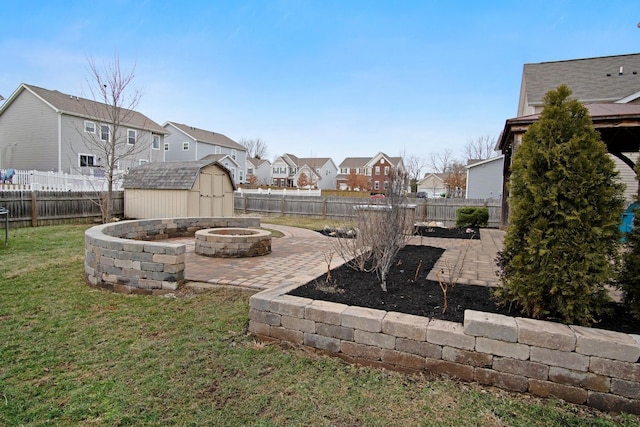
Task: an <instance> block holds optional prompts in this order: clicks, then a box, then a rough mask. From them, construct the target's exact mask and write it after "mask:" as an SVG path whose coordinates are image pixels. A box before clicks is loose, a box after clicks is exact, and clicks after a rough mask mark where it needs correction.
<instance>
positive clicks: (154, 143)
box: [151, 135, 160, 150]
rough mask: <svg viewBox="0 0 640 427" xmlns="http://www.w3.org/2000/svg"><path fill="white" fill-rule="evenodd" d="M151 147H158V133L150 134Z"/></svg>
mask: <svg viewBox="0 0 640 427" xmlns="http://www.w3.org/2000/svg"><path fill="white" fill-rule="evenodd" d="M151 149H153V150H159V149H160V135H151Z"/></svg>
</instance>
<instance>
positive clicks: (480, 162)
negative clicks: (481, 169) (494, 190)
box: [465, 155, 504, 169]
mask: <svg viewBox="0 0 640 427" xmlns="http://www.w3.org/2000/svg"><path fill="white" fill-rule="evenodd" d="M502 159H504V155H500V156H496V157H492V158H490V159H484V160H474V161H469V163H468V164H467V166H465V167H466V168H467V169H471V168H473V167H476V166H481V165H486V164H487V163H493V162H497V161H502Z"/></svg>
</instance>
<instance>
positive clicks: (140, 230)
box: [84, 217, 260, 294]
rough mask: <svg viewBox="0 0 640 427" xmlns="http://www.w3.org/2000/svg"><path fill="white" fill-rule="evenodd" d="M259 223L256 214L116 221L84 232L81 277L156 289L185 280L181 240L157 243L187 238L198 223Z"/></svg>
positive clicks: (114, 287) (124, 288)
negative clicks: (250, 215) (228, 216)
mask: <svg viewBox="0 0 640 427" xmlns="http://www.w3.org/2000/svg"><path fill="white" fill-rule="evenodd" d="M219 227H224V228H232V227H241V228H259V227H260V218H258V217H241V218H240V217H238V218H236V217H230V218H225V217H205V218H201V217H193V218H163V219H144V220H131V221H121V222H114V223H109V224H102V225H97V226H95V227H91V228H90V229H88V230H87V231H86V232H85V238H84V241H85V245H84V246H85V257H84V272H85V276H86V279H87V282H88V283H89V284H90V285H92V286H96V287H100V288H104V289H108V290H111V291H114V292H122V293H135V294H162V293H167V292H172V291H175V290H176V289H178V288H179V287H180V286H181V285H182V284H183V283H184V281H185V277H184V269H185V249H186V248H185V245H184V244H176V243H171V242H166V241H164V242H160V241H158V240H166V239H169V238H173V237H191V236H193V235H194V233H195V232H196V231H197V230H200V229H203V228H219Z"/></svg>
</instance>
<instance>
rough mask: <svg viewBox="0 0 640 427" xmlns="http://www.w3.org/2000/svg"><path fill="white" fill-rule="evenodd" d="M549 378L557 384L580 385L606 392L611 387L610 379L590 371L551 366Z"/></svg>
mask: <svg viewBox="0 0 640 427" xmlns="http://www.w3.org/2000/svg"><path fill="white" fill-rule="evenodd" d="M549 380H550V381H553V382H555V383H559V384H566V385H572V386H576V387H582V388H585V389H587V390H593V391H599V392H603V393H606V392H608V391H609V389H610V388H611V379H610V378H609V377H607V376H604V375H598V374H594V373H591V372H578V371H572V370H570V369H565V368H560V367H557V366H551V367H550V368H549Z"/></svg>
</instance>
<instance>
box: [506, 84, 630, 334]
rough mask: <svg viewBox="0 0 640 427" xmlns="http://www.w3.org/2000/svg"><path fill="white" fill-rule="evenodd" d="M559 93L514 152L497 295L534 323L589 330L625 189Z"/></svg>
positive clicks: (606, 278) (580, 110)
mask: <svg viewBox="0 0 640 427" xmlns="http://www.w3.org/2000/svg"><path fill="white" fill-rule="evenodd" d="M570 95H571V90H570V89H569V88H568V87H567V86H564V85H563V86H560V87H559V88H558V89H556V90H551V91H549V92H548V93H547V94H546V95H545V97H544V110H543V111H542V114H541V116H540V119H539V120H538V121H537V122H536V123H534V124H532V125H531V126H530V127H529V130H528V131H527V133H526V134H525V135H524V137H523V140H522V144H521V145H520V146H518V147H517V148H516V150H515V153H514V157H513V164H512V166H511V172H512V173H511V180H510V182H509V185H510V187H509V190H510V191H509V193H510V196H509V209H510V212H511V216H510V217H509V228H508V230H507V234H506V237H505V247H504V251H503V252H501V254H500V255H499V257H498V261H499V265H500V267H501V272H500V273H501V277H502V283H503V287H502V288H500V289H498V290H497V291H496V295H497V296H498V298H499V299H500V301H501V302H502V303H504V304H511V305H515V306H519V307H520V308H521V309H522V310H523V311H524V312H525V313H527V314H529V315H531V316H532V317H535V318H558V319H560V320H562V321H564V322H567V323H577V324H581V325H588V324H591V323H592V322H594V321H595V320H596V319H597V317H598V315H599V314H601V313H602V310H603V309H604V306H605V304H606V302H607V301H608V300H609V299H608V295H607V291H606V289H605V285H608V284H610V283H611V282H612V281H613V278H614V275H615V267H616V266H615V260H616V259H617V256H618V255H617V254H618V248H619V239H620V231H619V225H620V220H621V215H622V210H623V198H622V192H623V191H624V185H623V184H621V183H620V182H619V180H618V178H617V175H618V174H617V172H616V170H615V165H614V162H613V161H612V160H611V158H610V157H609V156H608V154H607V149H606V147H605V145H604V143H603V142H602V141H601V139H600V135H599V134H598V133H597V132H596V131H595V130H594V128H593V124H592V122H591V118H590V116H589V112H588V110H587V109H586V108H585V107H584V106H583V105H581V104H580V102H578V101H577V100H573V99H569V96H570Z"/></svg>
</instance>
